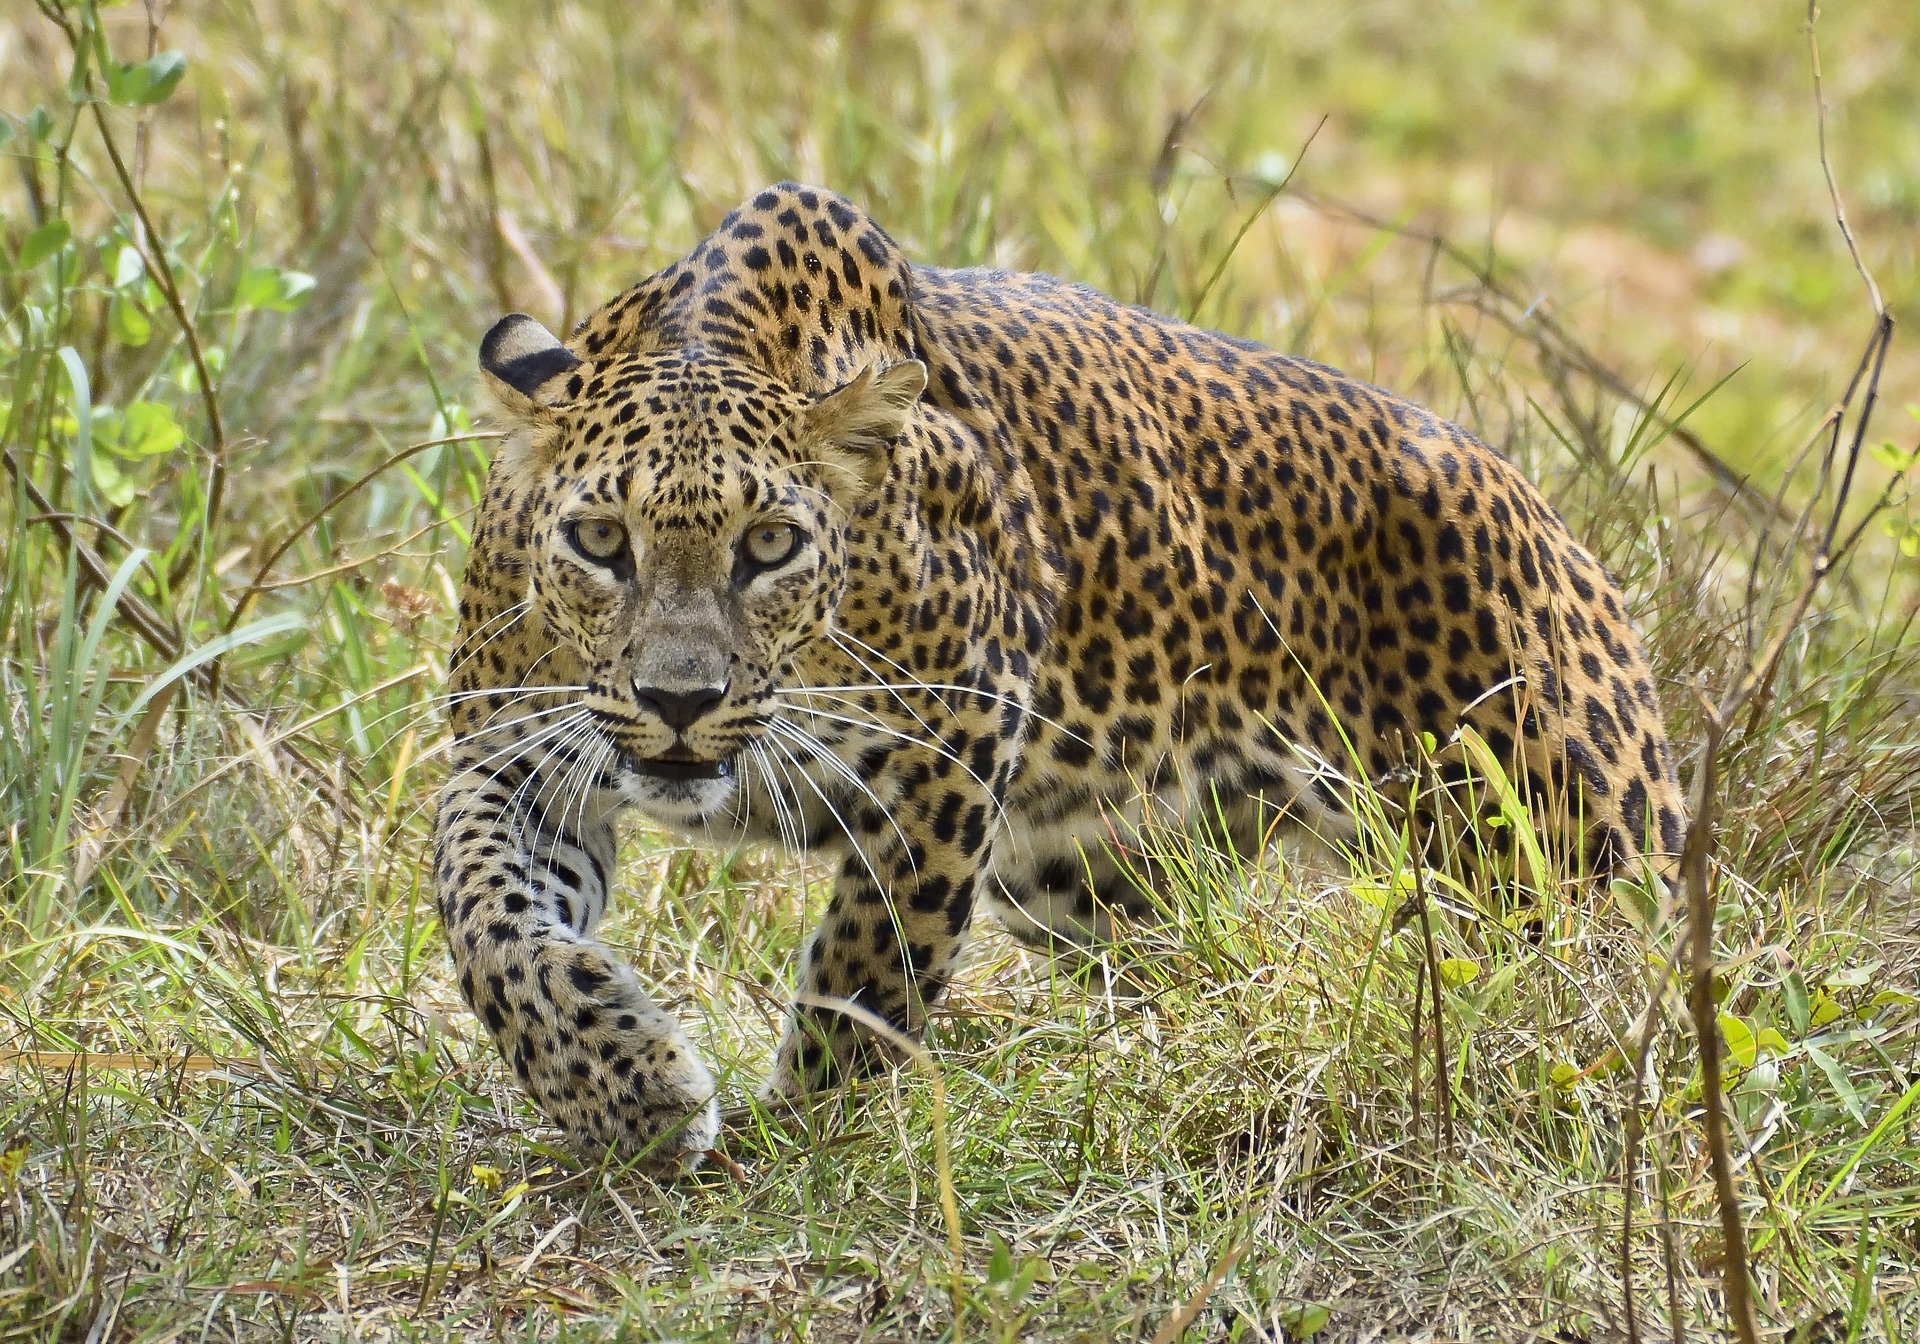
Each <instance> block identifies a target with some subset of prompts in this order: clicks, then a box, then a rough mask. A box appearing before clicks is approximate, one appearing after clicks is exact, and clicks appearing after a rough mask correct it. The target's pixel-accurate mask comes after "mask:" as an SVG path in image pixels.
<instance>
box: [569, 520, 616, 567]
mask: <svg viewBox="0 0 1920 1344" xmlns="http://www.w3.org/2000/svg"><path fill="white" fill-rule="evenodd" d="M567 540H568V541H570V542H571V543H572V544H573V549H574V550H576V551H578V552H580V554H582V555H584V556H586V557H587V559H589V560H591V561H593V562H594V563H595V564H596V565H612V564H616V563H618V561H619V560H620V558H621V556H623V555H625V554H626V550H627V529H626V528H624V527H622V526H620V524H619V523H617V522H615V521H614V520H613V519H611V518H575V519H574V520H573V521H571V522H569V523H568V524H567Z"/></svg>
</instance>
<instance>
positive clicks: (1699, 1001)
mask: <svg viewBox="0 0 1920 1344" xmlns="http://www.w3.org/2000/svg"><path fill="white" fill-rule="evenodd" d="M1703 708H1705V710H1706V713H1707V737H1706V743H1705V745H1704V747H1703V749H1702V751H1701V760H1700V777H1699V779H1698V780H1697V781H1696V783H1695V788H1694V807H1693V824H1692V825H1691V826H1689V827H1688V828H1687V843H1686V845H1685V846H1684V847H1683V848H1682V850H1681V853H1680V867H1681V870H1682V872H1683V873H1684V874H1685V876H1686V884H1687V942H1688V945H1689V948H1690V951H1691V956H1690V958H1689V960H1690V963H1691V965H1690V967H1689V974H1688V990H1687V1006H1688V1010H1689V1011H1690V1012H1691V1013H1692V1014H1693V1029H1694V1035H1695V1037H1696V1038H1697V1040H1698V1042H1699V1050H1700V1087H1701V1092H1702V1093H1703V1097H1702V1101H1703V1103H1704V1105H1703V1111H1704V1114H1703V1116H1702V1125H1703V1127H1704V1128H1705V1130H1706V1138H1707V1157H1708V1160H1709V1162H1710V1163H1711V1165H1712V1168H1713V1186H1714V1193H1715V1197H1716V1199H1717V1200H1718V1202H1719V1205H1720V1239H1721V1246H1722V1250H1721V1261H1720V1278H1721V1283H1722V1286H1723V1287H1724V1289H1725V1292H1726V1295H1727V1315H1728V1316H1729V1317H1730V1318H1731V1319H1732V1323H1733V1329H1734V1333H1735V1334H1736V1335H1737V1336H1738V1337H1739V1339H1740V1341H1741V1344H1759V1339H1760V1331H1759V1327H1758V1325H1757V1324H1756V1323H1755V1320H1754V1315H1753V1296H1752V1285H1751V1284H1750V1283H1749V1281H1748V1269H1747V1229H1746V1224H1745V1222H1744V1220H1743V1219H1742V1218H1741V1216H1740V1192H1739V1190H1737V1189H1736V1188H1735V1187H1734V1183H1733V1156H1732V1154H1731V1153H1729V1152H1728V1151H1727V1122H1726V1115H1725V1106H1726V1097H1725V1096H1724V1094H1723V1093H1722V1091H1721V1080H1720V1026H1719V1022H1718V1021H1717V1019H1716V1017H1715V1014H1714V1000H1713V895H1712V892H1711V891H1709V889H1708V886H1707V851H1708V850H1709V849H1711V848H1712V847H1713V801H1714V790H1715V786H1716V784H1717V782H1718V780H1717V776H1718V774H1719V768H1720V744H1721V741H1722V739H1723V738H1724V736H1725V733H1726V720H1725V718H1724V717H1722V716H1721V715H1720V714H1719V713H1717V712H1716V711H1715V709H1714V707H1713V706H1712V705H1706V706H1703Z"/></svg>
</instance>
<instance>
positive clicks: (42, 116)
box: [27, 107, 53, 140]
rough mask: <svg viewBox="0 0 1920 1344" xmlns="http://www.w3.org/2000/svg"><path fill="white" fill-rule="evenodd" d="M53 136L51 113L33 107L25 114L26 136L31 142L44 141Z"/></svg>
mask: <svg viewBox="0 0 1920 1344" xmlns="http://www.w3.org/2000/svg"><path fill="white" fill-rule="evenodd" d="M52 134H53V113H51V112H49V111H47V109H46V108H44V107H35V108H34V109H33V111H31V112H29V113H27V136H28V138H29V139H32V140H45V139H46V138H47V137H48V136H50V135H52Z"/></svg>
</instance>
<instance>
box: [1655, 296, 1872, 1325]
mask: <svg viewBox="0 0 1920 1344" xmlns="http://www.w3.org/2000/svg"><path fill="white" fill-rule="evenodd" d="M1892 333H1893V318H1892V315H1891V314H1889V313H1888V312H1886V310H1885V309H1882V310H1881V311H1880V312H1879V313H1878V314H1877V316H1876V320H1875V322H1874V327H1873V334H1872V336H1870V337H1869V338H1868V340H1867V348H1866V349H1865V350H1864V351H1863V352H1862V353H1861V356H1860V363H1859V365H1858V367H1857V368H1856V370H1855V372H1854V376H1853V379H1852V380H1851V381H1850V382H1849V383H1848V386H1847V398H1846V400H1844V401H1842V402H1841V403H1840V405H1839V407H1838V411H1837V414H1836V417H1835V421H1834V431H1833V438H1832V441H1831V443H1830V445H1829V448H1828V453H1827V456H1826V458H1825V460H1824V461H1823V463H1822V469H1821V470H1822V477H1823V478H1824V479H1831V476H1832V468H1833V466H1834V460H1835V456H1836V455H1837V454H1838V452H1839V451H1840V440H1841V437H1842V433H1841V430H1842V426H1843V423H1844V419H1845V415H1846V412H1847V410H1848V409H1850V405H1851V402H1852V399H1853V394H1854V392H1855V391H1856V390H1857V389H1858V388H1859V387H1860V380H1861V377H1862V375H1863V374H1865V375H1866V387H1865V394H1864V395H1863V397H1862V398H1861V403H1860V412H1859V415H1858V416H1857V417H1856V418H1855V420H1854V427H1853V439H1852V442H1851V443H1850V444H1848V446H1847V449H1846V458H1845V461H1844V463H1843V464H1842V466H1841V475H1840V485H1839V488H1838V489H1837V490H1836V491H1835V493H1834V497H1833V506H1832V511H1831V513H1830V515H1829V522H1828V526H1827V530H1826V532H1825V534H1824V535H1823V536H1822V538H1821V543H1820V549H1819V551H1818V552H1817V553H1816V554H1815V555H1814V557H1813V563H1812V565H1811V567H1810V568H1809V570H1808V573H1807V578H1806V581H1805V582H1804V583H1803V584H1802V585H1801V587H1800V593H1799V595H1798V597H1796V598H1795V600H1794V603H1793V606H1792V608H1791V610H1790V611H1789V612H1788V614H1787V618H1786V620H1785V621H1783V622H1782V623H1781V624H1780V626H1779V627H1778V628H1777V629H1776V630H1775V632H1774V637H1773V639H1772V641H1771V642H1770V643H1769V644H1768V646H1767V648H1766V650H1765V651H1764V652H1763V653H1762V655H1761V656H1760V657H1759V658H1758V659H1756V660H1754V661H1753V663H1751V664H1750V665H1749V667H1748V669H1747V672H1746V674H1745V675H1744V676H1743V677H1741V679H1740V682H1739V684H1738V685H1736V686H1735V687H1734V688H1733V690H1732V691H1731V692H1729V693H1728V695H1727V696H1726V698H1725V699H1723V700H1722V701H1721V702H1720V703H1719V705H1717V706H1716V705H1713V704H1710V703H1709V704H1707V705H1705V706H1704V708H1705V710H1706V714H1707V731H1706V740H1705V741H1704V743H1703V744H1702V748H1701V759H1700V767H1699V769H1700V774H1699V777H1698V779H1697V781H1696V787H1695V795H1694V806H1693V822H1692V824H1691V825H1690V826H1689V827H1688V828H1687V840H1686V844H1685V845H1684V846H1683V847H1682V849H1681V855H1680V869H1681V874H1682V876H1683V878H1684V880H1685V882H1686V886H1687V938H1688V943H1689V947H1690V950H1691V959H1690V962H1691V965H1690V984H1689V993H1688V1005H1689V1011H1690V1012H1691V1013H1692V1015H1693V1019H1694V1021H1693V1028H1694V1034H1695V1036H1696V1037H1697V1038H1698V1042H1699V1051H1700V1071H1701V1086H1702V1090H1703V1091H1704V1093H1705V1103H1706V1105H1705V1115H1704V1117H1703V1122H1704V1127H1705V1130H1706V1140H1707V1154H1708V1157H1709V1160H1710V1162H1711V1164H1712V1169H1713V1183H1714V1190H1715V1196H1716V1198H1717V1200H1718V1202H1719V1205H1720V1231H1721V1237H1722V1240H1723V1243H1724V1246H1725V1251H1724V1259H1723V1261H1722V1271H1723V1278H1724V1281H1725V1285H1726V1294H1727V1314H1728V1315H1729V1316H1730V1317H1732V1319H1733V1327H1734V1332H1735V1334H1736V1336H1737V1337H1738V1338H1739V1340H1740V1341H1741V1344H1757V1342H1758V1340H1759V1327H1758V1325H1757V1324H1756V1322H1755V1319H1754V1314H1753V1299H1752V1294H1751V1291H1750V1284H1749V1281H1748V1265H1747V1235H1746V1226H1745V1224H1744V1222H1743V1220H1742V1218H1741V1215H1740V1204H1739V1192H1738V1191H1737V1190H1736V1189H1735V1188H1734V1183H1733V1159H1732V1156H1731V1155H1730V1154H1729V1152H1728V1151H1727V1134H1726V1117H1725V1114H1724V1101H1725V1099H1724V1097H1723V1096H1722V1095H1721V1087H1720V1033H1719V1024H1718V1021H1717V1019H1716V1016H1715V1013H1714V999H1713V899H1712V895H1711V893H1710V892H1709V891H1708V886H1707V880H1708V868H1709V858H1710V856H1711V851H1712V848H1713V834H1712V832H1713V805H1714V799H1715V794H1716V791H1717V788H1718V783H1719V780H1718V775H1719V764H1720V759H1719V758H1720V748H1721V745H1722V743H1723V741H1724V740H1725V737H1726V725H1727V723H1728V722H1729V721H1730V720H1732V719H1733V718H1734V717H1735V716H1737V715H1738V714H1739V712H1740V710H1741V708H1742V707H1744V706H1745V705H1746V704H1747V702H1748V701H1749V700H1751V699H1752V698H1753V697H1754V696H1755V695H1756V694H1757V693H1758V692H1759V691H1760V689H1761V688H1762V687H1763V686H1766V685H1770V684H1771V683H1772V680H1773V678H1774V675H1775V673H1776V672H1777V671H1778V669H1779V665H1780V659H1781V657H1782V656H1783V655H1784V654H1785V653H1786V648H1787V644H1788V642H1789V641H1790V640H1791V639H1792V638H1793V635H1794V633H1795V631H1797V630H1798V629H1799V626H1800V622H1801V621H1802V620H1804V619H1805V617H1806V614H1807V608H1808V607H1809V606H1810V605H1811V604H1812V602H1813V595H1814V593H1815V592H1816V591H1817V590H1818V589H1819V587H1820V584H1821V582H1822V581H1823V580H1824V579H1825V578H1826V577H1827V575H1828V573H1829V572H1830V571H1831V569H1832V567H1833V559H1832V553H1831V550H1830V547H1831V546H1832V543H1833V539H1834V537H1835V535H1836V534H1837V533H1838V531H1839V527H1840V520H1841V518H1842V517H1843V516H1844V514H1845V513H1846V508H1847V496H1848V494H1849V493H1850V492H1851V490H1852V486H1853V477H1854V470H1855V468H1856V467H1857V466H1858V465H1859V461H1860V453H1861V450H1862V448H1863V447H1864V445H1865V440H1866V434H1867V427H1868V424H1869V422H1870V420H1871V417H1872V414H1873V408H1874V404H1875V402H1876V401H1877V399H1878V397H1879V390H1880V373H1881V369H1882V368H1883V367H1884V366H1885V361H1886V351H1887V345H1888V343H1889V341H1890V340H1891V337H1892ZM1868 370H1871V372H1870V373H1869V372H1868Z"/></svg>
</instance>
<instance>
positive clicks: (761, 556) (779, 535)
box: [740, 523, 800, 569]
mask: <svg viewBox="0 0 1920 1344" xmlns="http://www.w3.org/2000/svg"><path fill="white" fill-rule="evenodd" d="M740 547H741V551H742V553H743V554H744V556H745V557H746V559H747V561H748V563H749V564H751V565H752V566H753V567H754V568H755V569H772V568H773V567H774V566H775V565H784V564H785V563H786V562H787V561H789V560H791V559H792V558H793V553H794V552H795V551H797V550H799V549H800V529H799V528H797V527H795V526H793V525H792V524H791V523H759V524H756V525H755V526H754V527H752V528H749V529H748V531H747V535H746V536H745V537H744V538H743V539H742V540H741V543H740Z"/></svg>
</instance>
